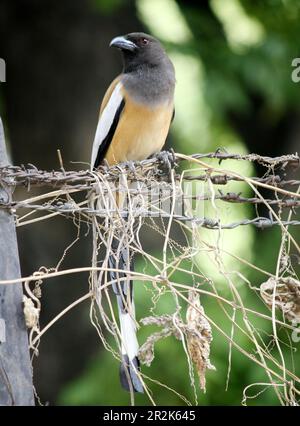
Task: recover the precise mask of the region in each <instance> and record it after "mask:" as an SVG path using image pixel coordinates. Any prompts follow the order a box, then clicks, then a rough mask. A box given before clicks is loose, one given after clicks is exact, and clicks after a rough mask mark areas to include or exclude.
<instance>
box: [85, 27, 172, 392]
mask: <svg viewBox="0 0 300 426" xmlns="http://www.w3.org/2000/svg"><path fill="white" fill-rule="evenodd" d="M110 46H112V47H117V48H118V49H120V50H121V52H122V56H123V72H122V74H120V75H119V76H118V77H117V78H115V80H114V81H113V82H112V83H111V85H110V86H109V88H108V90H107V92H106V93H105V96H104V98H103V101H102V104H101V108H100V116H99V121H98V126H97V130H96V135H95V139H94V144H93V150H92V159H91V168H92V170H95V169H97V167H99V166H100V165H101V164H102V162H103V160H104V159H105V160H106V161H107V163H108V164H109V165H115V164H118V163H122V162H131V161H137V160H144V159H146V158H148V157H150V156H152V155H153V154H156V153H158V152H160V150H161V149H162V147H163V145H164V144H165V141H166V138H167V135H168V132H169V128H170V124H171V121H172V119H173V117H174V89H175V71H174V66H173V64H172V62H171V61H170V59H169V57H168V56H167V54H166V52H165V50H164V49H163V47H162V46H161V44H160V42H159V41H158V40H156V39H155V38H154V37H152V36H150V35H148V34H144V33H130V34H127V35H126V36H121V37H116V38H114V39H113V40H112V41H111V43H110ZM115 243H116V241H115ZM118 253H119V259H118V260H117V262H116V260H114V261H113V260H112V259H111V263H110V267H111V268H116V269H122V264H123V266H124V259H125V258H126V256H127V257H128V249H127V248H126V247H124V248H122V250H121V251H120V250H118ZM127 264H128V263H127ZM119 276H120V275H119ZM111 278H112V279H116V274H115V273H111ZM121 286H122V288H120V287H121ZM113 289H114V292H115V293H116V295H117V299H118V310H119V318H120V329H121V341H122V360H123V361H122V364H121V368H120V379H121V384H122V386H123V387H124V388H125V389H126V390H133V391H135V392H143V385H142V382H141V380H140V378H139V375H138V371H139V360H138V348H139V347H138V342H137V338H136V325H135V318H134V304H133V288H132V282H131V281H129V282H128V281H127V282H126V281H121V283H119V285H116V284H114V285H113ZM128 295H129V299H130V300H131V309H130V311H131V312H129V309H128V306H127V304H126V303H124V301H126V300H128Z"/></svg>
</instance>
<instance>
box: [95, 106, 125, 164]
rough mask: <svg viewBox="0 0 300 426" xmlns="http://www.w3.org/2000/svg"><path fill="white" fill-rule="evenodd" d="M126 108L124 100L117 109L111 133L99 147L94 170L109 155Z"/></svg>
mask: <svg viewBox="0 0 300 426" xmlns="http://www.w3.org/2000/svg"><path fill="white" fill-rule="evenodd" d="M124 106H125V101H124V99H122V102H121V103H120V105H119V108H118V109H117V111H116V114H115V116H114V119H113V122H112V123H111V126H110V129H109V132H108V133H107V135H106V136H105V138H104V139H103V141H102V142H101V144H100V146H99V149H98V153H97V157H96V160H95V164H94V165H93V170H95V169H97V168H98V167H99V166H100V165H101V163H102V161H103V160H104V157H105V155H106V153H107V150H108V148H109V145H110V144H111V141H112V139H113V137H114V134H115V131H116V128H117V125H118V123H119V121H120V117H121V114H122V111H123V109H124Z"/></svg>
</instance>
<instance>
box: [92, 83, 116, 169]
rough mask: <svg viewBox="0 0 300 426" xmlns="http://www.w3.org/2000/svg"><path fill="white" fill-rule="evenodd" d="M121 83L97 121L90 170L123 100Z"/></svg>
mask: <svg viewBox="0 0 300 426" xmlns="http://www.w3.org/2000/svg"><path fill="white" fill-rule="evenodd" d="M121 89H122V83H121V82H120V83H118V84H117V85H116V87H115V88H114V90H113V92H112V94H111V96H110V99H109V101H108V102H107V105H106V107H105V108H104V110H103V112H102V114H101V116H100V118H99V121H98V126H97V130H96V134H95V139H94V143H93V150H92V159H91V169H92V170H93V167H94V164H95V161H96V158H97V154H98V150H99V148H100V145H101V144H102V142H103V140H104V139H105V138H106V136H107V134H108V132H109V129H110V128H111V125H112V123H113V121H114V118H115V115H116V112H117V110H118V108H119V106H120V104H121V102H122V100H123V95H122V91H121Z"/></svg>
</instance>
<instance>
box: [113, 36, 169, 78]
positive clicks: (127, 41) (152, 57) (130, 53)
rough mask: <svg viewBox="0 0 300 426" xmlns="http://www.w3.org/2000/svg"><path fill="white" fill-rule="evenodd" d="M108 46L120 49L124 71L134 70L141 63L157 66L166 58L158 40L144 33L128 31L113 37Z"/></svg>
mask: <svg viewBox="0 0 300 426" xmlns="http://www.w3.org/2000/svg"><path fill="white" fill-rule="evenodd" d="M110 46H112V47H117V48H118V49H120V50H121V51H122V54H123V58H124V72H125V73H126V72H130V71H134V70H136V69H137V68H139V67H140V66H142V65H147V66H149V67H158V66H160V65H161V64H163V63H164V62H165V61H166V60H168V57H167V55H166V53H165V51H164V49H163V47H162V45H161V44H160V42H159V41H158V40H157V39H156V38H154V37H152V36H150V35H149V34H145V33H130V34H127V35H125V36H120V37H115V38H114V39H113V40H112V41H111V43H110Z"/></svg>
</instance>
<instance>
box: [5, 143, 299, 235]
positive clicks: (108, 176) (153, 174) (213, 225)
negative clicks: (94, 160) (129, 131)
mask: <svg viewBox="0 0 300 426" xmlns="http://www.w3.org/2000/svg"><path fill="white" fill-rule="evenodd" d="M168 155H169V158H170V157H171V161H172V164H171V166H172V167H173V170H174V167H175V166H176V164H177V163H178V162H180V161H184V160H186V161H194V160H197V161H198V160H199V159H204V158H214V159H218V160H219V161H220V160H228V159H231V160H248V161H251V162H258V163H260V164H262V165H263V166H265V167H267V168H268V172H267V174H266V175H265V176H263V177H252V178H248V179H250V181H252V182H253V183H254V184H263V185H266V186H267V187H268V189H270V190H271V191H272V190H273V191H274V193H275V191H276V190H277V188H281V189H282V188H288V187H293V186H300V180H296V179H289V180H285V179H284V177H285V176H286V172H285V170H286V168H287V167H292V168H293V167H295V166H296V165H297V166H298V165H299V157H298V155H297V154H291V155H283V156H281V157H275V158H271V157H263V156H259V155H257V154H248V155H240V154H229V153H225V152H220V151H217V152H215V153H207V154H193V155H191V156H184V155H182V154H174V153H173V154H168ZM160 166H161V160H160V159H159V157H156V158H151V159H149V160H144V161H141V162H138V163H134V164H129V163H128V164H122V165H118V166H114V167H110V168H109V167H107V166H103V167H100V169H99V171H97V174H95V173H94V172H91V171H89V170H81V171H73V170H72V171H65V170H56V171H55V170H53V171H45V170H39V169H38V168H37V167H35V166H34V165H33V164H29V165H28V166H27V167H25V166H23V165H22V166H6V167H2V168H0V184H2V186H4V187H5V186H7V185H8V186H25V187H26V188H27V189H28V190H30V187H31V186H38V187H44V186H46V187H48V186H50V187H54V188H57V189H58V188H60V189H63V190H64V191H65V193H66V194H67V193H68V191H69V190H70V189H72V190H77V191H86V192H89V191H90V190H93V188H95V186H97V185H99V179H98V177H99V174H100V175H101V182H102V196H108V195H109V194H111V193H116V192H122V191H123V192H125V193H126V195H127V196H130V197H134V196H138V195H141V194H143V193H144V196H145V194H146V196H147V191H149V185H150V184H152V183H153V182H163V183H166V184H170V185H169V187H168V191H169V193H168V197H167V198H169V199H172V198H173V197H174V196H176V195H175V194H174V193H173V192H174V187H173V186H172V185H171V174H170V168H168V167H163V168H160ZM270 167H271V172H272V173H270ZM276 167H280V169H281V170H284V173H283V177H281V176H280V175H279V174H274V173H275V168H276ZM124 173H125V174H126V179H128V180H131V181H135V182H137V183H139V184H141V183H142V184H145V187H144V188H142V189H141V186H140V185H138V187H134V188H132V187H130V186H127V187H126V188H125V189H124V187H122V185H121V186H120V185H119V186H117V185H115V186H111V185H110V186H109V185H107V183H115V184H116V183H117V182H118V181H119V180H120V175H123V174H124ZM173 178H174V179H175V181H176V182H177V183H178V182H179V181H182V182H187V183H188V182H192V181H196V182H197V181H203V182H210V183H211V184H213V185H223V186H225V185H226V184H228V183H229V182H231V181H238V182H241V181H245V177H243V176H239V175H237V174H231V173H230V172H228V173H219V172H218V170H215V169H213V168H212V166H209V168H208V167H206V165H205V164H204V170H203V171H202V173H201V174H199V170H198V169H197V170H196V173H194V174H191V173H189V174H186V173H182V174H178V173H175V172H174V176H173ZM103 182H105V184H103ZM175 192H176V188H175ZM61 195H63V193H62V194H61ZM281 195H282V196H281V197H279V196H278V193H276V196H275V197H274V198H267V199H266V198H263V197H261V196H253V197H247V196H243V195H242V192H233V191H230V192H227V193H224V192H223V191H222V190H220V189H217V191H215V193H214V194H213V199H214V200H220V201H223V202H227V203H236V204H251V205H257V206H258V205H266V204H267V205H269V206H275V207H277V208H279V209H283V208H286V209H296V208H298V207H299V206H300V199H299V197H297V194H296V193H292V192H289V191H287V193H284V192H283V194H281ZM293 195H294V196H293ZM181 198H182V199H181V202H182V203H183V204H184V203H185V202H186V201H192V200H196V201H199V202H201V201H203V202H205V201H210V200H212V194H211V190H210V191H209V193H204V192H203V191H202V192H201V193H197V194H195V195H194V194H193V195H190V194H189V193H182V194H181ZM107 206H108V203H105V208H103V209H99V208H97V209H92V208H91V207H90V206H81V205H78V204H76V203H75V202H74V200H72V202H68V201H67V202H65V201H62V200H61V199H59V200H56V199H54V200H51V202H43V203H42V204H37V203H32V202H31V200H30V199H29V200H28V201H27V200H22V201H13V200H11V199H10V197H8V198H7V199H0V208H4V209H11V210H12V211H13V212H15V211H16V210H18V209H24V208H25V209H30V210H35V211H48V212H56V213H58V214H64V215H67V216H68V215H70V214H86V215H88V216H97V217H107V216H110V215H113V214H115V213H116V210H114V208H113V206H111V205H110V207H109V210H108V207H107ZM150 207H151V206H150ZM118 214H119V215H120V216H121V217H126V216H127V214H128V211H126V209H123V210H119V211H118ZM135 215H136V216H142V217H157V216H160V217H162V218H170V212H169V213H168V212H166V211H164V210H162V209H159V208H158V209H157V208H156V209H155V210H153V209H151V208H149V205H147V206H146V208H145V205H144V208H141V207H140V208H137V210H136V212H135ZM202 216H203V217H199V215H198V216H195V215H190V214H173V215H172V218H173V219H174V220H179V221H182V222H188V223H194V224H197V225H199V226H201V227H204V228H207V229H234V228H236V227H238V226H245V225H254V226H255V227H257V228H260V229H264V228H269V227H271V226H275V225H279V224H281V225H286V226H287V225H293V226H298V225H299V224H300V221H298V220H286V221H278V220H276V218H275V219H274V218H272V217H270V218H268V217H260V216H258V215H257V217H255V218H252V219H249V218H242V219H240V220H239V221H235V222H233V223H229V224H225V223H220V221H215V220H214V219H211V218H208V217H204V215H202Z"/></svg>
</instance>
